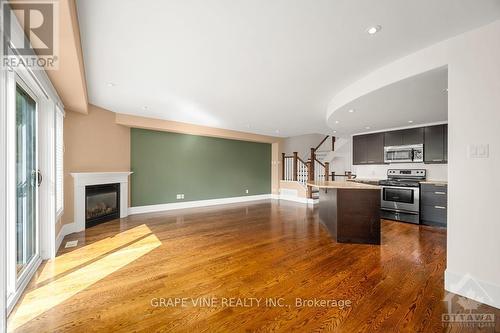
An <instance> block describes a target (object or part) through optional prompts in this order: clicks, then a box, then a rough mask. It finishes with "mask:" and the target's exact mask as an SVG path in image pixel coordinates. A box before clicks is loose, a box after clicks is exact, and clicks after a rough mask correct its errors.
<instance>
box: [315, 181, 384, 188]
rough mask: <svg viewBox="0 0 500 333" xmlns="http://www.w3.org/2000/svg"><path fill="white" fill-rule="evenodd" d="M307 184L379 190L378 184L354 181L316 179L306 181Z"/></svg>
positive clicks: (323, 186)
mask: <svg viewBox="0 0 500 333" xmlns="http://www.w3.org/2000/svg"><path fill="white" fill-rule="evenodd" d="M307 185H309V186H313V187H319V188H336V189H345V190H380V189H381V187H380V186H376V185H368V184H363V183H355V182H337V181H316V182H308V183H307Z"/></svg>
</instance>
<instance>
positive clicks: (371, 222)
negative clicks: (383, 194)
mask: <svg viewBox="0 0 500 333" xmlns="http://www.w3.org/2000/svg"><path fill="white" fill-rule="evenodd" d="M307 185H309V186H312V187H317V188H319V219H320V221H321V223H322V224H323V225H324V226H325V227H326V228H327V229H328V231H329V232H330V235H331V236H332V238H334V239H335V240H336V241H337V242H339V243H358V244H380V190H381V187H379V186H375V185H368V184H362V183H355V182H346V181H344V182H338V181H316V182H309V183H308V184H307Z"/></svg>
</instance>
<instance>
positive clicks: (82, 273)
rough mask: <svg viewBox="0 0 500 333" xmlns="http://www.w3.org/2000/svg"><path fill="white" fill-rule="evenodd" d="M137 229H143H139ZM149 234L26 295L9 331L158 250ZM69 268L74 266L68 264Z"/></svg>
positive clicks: (86, 259) (156, 244)
mask: <svg viewBox="0 0 500 333" xmlns="http://www.w3.org/2000/svg"><path fill="white" fill-rule="evenodd" d="M141 227H142V226H141ZM146 228H147V227H146ZM134 229H135V228H134ZM134 229H132V230H134ZM140 230H144V229H143V228H141V229H140ZM147 230H149V228H147ZM140 233H141V231H138V230H136V231H135V235H137V234H140ZM149 234H150V235H149V236H146V237H144V238H142V239H139V240H137V241H134V240H132V242H133V243H132V244H130V245H127V246H125V247H123V248H120V249H118V250H116V251H114V252H112V253H110V254H108V255H106V256H104V257H103V258H101V259H98V260H96V261H94V262H92V263H90V264H88V265H85V266H83V267H81V268H79V269H77V270H75V271H73V272H71V273H69V274H67V275H64V276H62V277H60V278H58V279H56V280H55V281H52V282H49V283H47V284H45V285H43V286H41V287H39V288H36V289H34V290H32V291H29V292H27V293H26V295H25V296H24V298H23V299H22V300H21V304H19V305H18V307H17V309H16V310H15V312H14V313H12V315H11V316H10V318H9V325H8V327H9V330H10V331H11V330H15V329H16V328H18V327H21V326H22V325H23V324H25V323H27V322H29V321H30V320H33V319H35V318H36V317H37V316H39V315H41V314H43V313H44V312H46V311H48V310H50V309H51V308H53V307H55V306H57V305H59V304H61V303H63V302H64V301H66V300H68V299H69V298H71V297H73V296H75V295H76V294H77V293H79V292H81V291H83V290H84V289H86V288H88V287H90V286H91V285H92V284H94V283H96V282H98V281H99V280H101V279H103V278H105V277H106V276H108V275H110V274H112V273H113V272H116V271H118V270H119V269H121V268H122V267H124V266H126V265H128V264H129V263H131V262H132V261H134V260H136V259H138V258H140V257H141V256H143V255H145V254H147V253H148V252H150V251H152V250H154V249H155V248H157V247H159V246H160V245H161V242H160V240H158V238H157V237H156V236H155V235H154V234H151V231H150V230H149ZM114 238H116V236H115V237H113V238H112V239H114ZM132 238H133V237H132ZM128 241H129V243H130V241H131V240H130V239H129V240H128ZM117 243H120V241H118V242H115V248H116V245H117ZM94 244H95V243H94ZM94 244H92V245H94ZM104 248H107V251H109V250H110V249H111V248H112V246H109V247H107V246H104V245H102V247H99V249H102V250H104ZM82 249H83V248H82ZM98 252H99V251H98ZM101 252H102V251H101ZM72 253H73V252H72ZM69 254H70V253H69ZM69 254H68V255H69ZM81 255H83V254H81ZM94 257H95V256H94ZM66 258H68V257H66ZM75 259H79V260H80V263H81V262H88V261H89V259H88V258H78V257H76V258H75ZM83 259H85V260H83ZM69 266H74V265H71V264H69ZM47 278H50V277H47Z"/></svg>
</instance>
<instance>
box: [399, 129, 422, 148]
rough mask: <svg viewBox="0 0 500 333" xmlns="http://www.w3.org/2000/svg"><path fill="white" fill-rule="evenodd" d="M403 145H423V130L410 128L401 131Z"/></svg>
mask: <svg viewBox="0 0 500 333" xmlns="http://www.w3.org/2000/svg"><path fill="white" fill-rule="evenodd" d="M402 132H403V145H419V144H422V143H424V129H423V128H422V127H420V128H410V129H407V130H403V131H402Z"/></svg>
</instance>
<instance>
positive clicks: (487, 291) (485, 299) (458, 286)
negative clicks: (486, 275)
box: [444, 269, 500, 309]
mask: <svg viewBox="0 0 500 333" xmlns="http://www.w3.org/2000/svg"><path fill="white" fill-rule="evenodd" d="M444 289H446V290H448V291H450V292H452V293H455V294H457V295H461V296H465V297H468V298H471V299H473V300H475V301H478V302H481V303H484V304H487V305H490V306H493V307H495V308H497V309H500V285H498V284H494V283H491V282H487V281H484V280H480V279H477V278H475V277H473V276H471V275H470V274H459V273H456V272H451V271H450V270H448V269H447V270H446V271H445V272H444Z"/></svg>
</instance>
